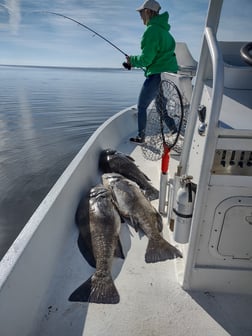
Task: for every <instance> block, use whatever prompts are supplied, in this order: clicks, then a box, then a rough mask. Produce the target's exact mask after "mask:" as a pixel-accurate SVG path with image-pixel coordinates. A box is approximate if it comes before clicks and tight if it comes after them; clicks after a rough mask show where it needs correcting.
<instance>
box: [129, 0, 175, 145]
mask: <svg viewBox="0 0 252 336" xmlns="http://www.w3.org/2000/svg"><path fill="white" fill-rule="evenodd" d="M160 9H161V6H160V4H159V3H158V2H157V1H155V0H147V1H145V2H144V3H143V4H142V5H141V6H140V7H139V8H137V11H139V13H140V16H141V19H142V20H143V23H144V25H146V26H147V28H146V30H145V32H144V34H143V36H142V40H141V50H142V53H141V55H138V56H127V57H126V59H127V64H128V66H132V67H136V68H144V69H145V76H146V79H145V81H144V83H143V86H142V89H141V91H140V95H139V98H138V106H137V107H138V135H137V136H136V137H135V138H130V141H132V142H135V143H144V141H145V129H146V122H147V108H148V106H149V105H150V103H151V101H152V100H153V99H154V98H155V97H156V95H157V93H158V88H159V84H160V82H161V73H162V72H173V73H176V72H177V70H178V64H177V59H176V55H175V52H174V50H175V45H176V43H175V40H174V38H173V36H172V35H171V34H170V32H169V31H170V25H169V23H168V19H169V14H168V12H164V13H162V14H159V11H160ZM167 117H168V116H167ZM166 123H167V126H168V127H169V129H170V132H171V134H174V133H176V132H177V128H176V125H175V122H174V120H173V119H172V118H170V117H168V118H166Z"/></svg>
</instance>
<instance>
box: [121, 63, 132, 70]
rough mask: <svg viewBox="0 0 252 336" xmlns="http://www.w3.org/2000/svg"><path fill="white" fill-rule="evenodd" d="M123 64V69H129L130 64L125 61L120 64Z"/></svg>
mask: <svg viewBox="0 0 252 336" xmlns="http://www.w3.org/2000/svg"><path fill="white" fill-rule="evenodd" d="M122 65H123V66H124V68H125V69H127V70H131V64H129V63H127V62H123V64H122Z"/></svg>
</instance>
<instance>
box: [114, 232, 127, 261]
mask: <svg viewBox="0 0 252 336" xmlns="http://www.w3.org/2000/svg"><path fill="white" fill-rule="evenodd" d="M114 256H115V257H117V258H121V259H125V257H124V253H123V248H122V244H121V241H120V238H119V237H118V242H117V245H116V248H115V253H114Z"/></svg>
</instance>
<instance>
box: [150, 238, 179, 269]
mask: <svg viewBox="0 0 252 336" xmlns="http://www.w3.org/2000/svg"><path fill="white" fill-rule="evenodd" d="M178 257H179V258H182V253H181V252H180V251H179V250H178V249H177V248H176V247H175V246H173V245H171V244H170V243H168V242H167V241H166V240H165V239H164V238H163V237H161V236H160V237H159V239H150V240H149V242H148V245H147V249H146V253H145V261H146V262H147V263H156V262H159V261H165V260H168V259H175V258H178Z"/></svg>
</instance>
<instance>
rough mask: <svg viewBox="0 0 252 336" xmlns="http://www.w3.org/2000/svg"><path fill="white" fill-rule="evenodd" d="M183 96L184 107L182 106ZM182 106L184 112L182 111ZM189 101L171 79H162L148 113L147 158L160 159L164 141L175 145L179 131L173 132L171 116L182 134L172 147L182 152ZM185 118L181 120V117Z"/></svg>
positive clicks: (145, 149) (144, 146) (144, 152)
mask: <svg viewBox="0 0 252 336" xmlns="http://www.w3.org/2000/svg"><path fill="white" fill-rule="evenodd" d="M181 98H182V104H183V107H181ZM182 108H183V109H184V113H182ZM188 110H189V103H188V102H187V100H186V98H185V97H183V96H182V97H181V96H180V94H179V93H178V89H177V87H176V86H175V84H174V83H173V82H171V81H169V80H163V81H161V84H160V88H159V91H158V94H157V97H156V99H155V101H154V102H153V103H152V104H151V108H150V111H149V114H148V119H147V127H146V135H145V143H144V144H143V145H142V152H143V155H144V157H145V158H146V159H148V160H151V161H157V160H159V159H160V158H161V157H162V155H163V143H164V142H165V143H166V144H167V145H168V146H169V147H171V146H173V145H174V142H175V141H176V138H177V133H175V134H171V130H170V128H169V126H168V125H169V118H172V119H173V120H174V122H175V125H176V128H177V129H180V136H179V137H178V139H177V142H176V144H175V145H174V147H173V148H172V149H173V150H174V151H176V152H177V153H180V152H181V150H182V147H183V143H184V138H183V135H184V133H185V128H186V122H187V117H188ZM182 117H183V119H182V120H181V118H182Z"/></svg>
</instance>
